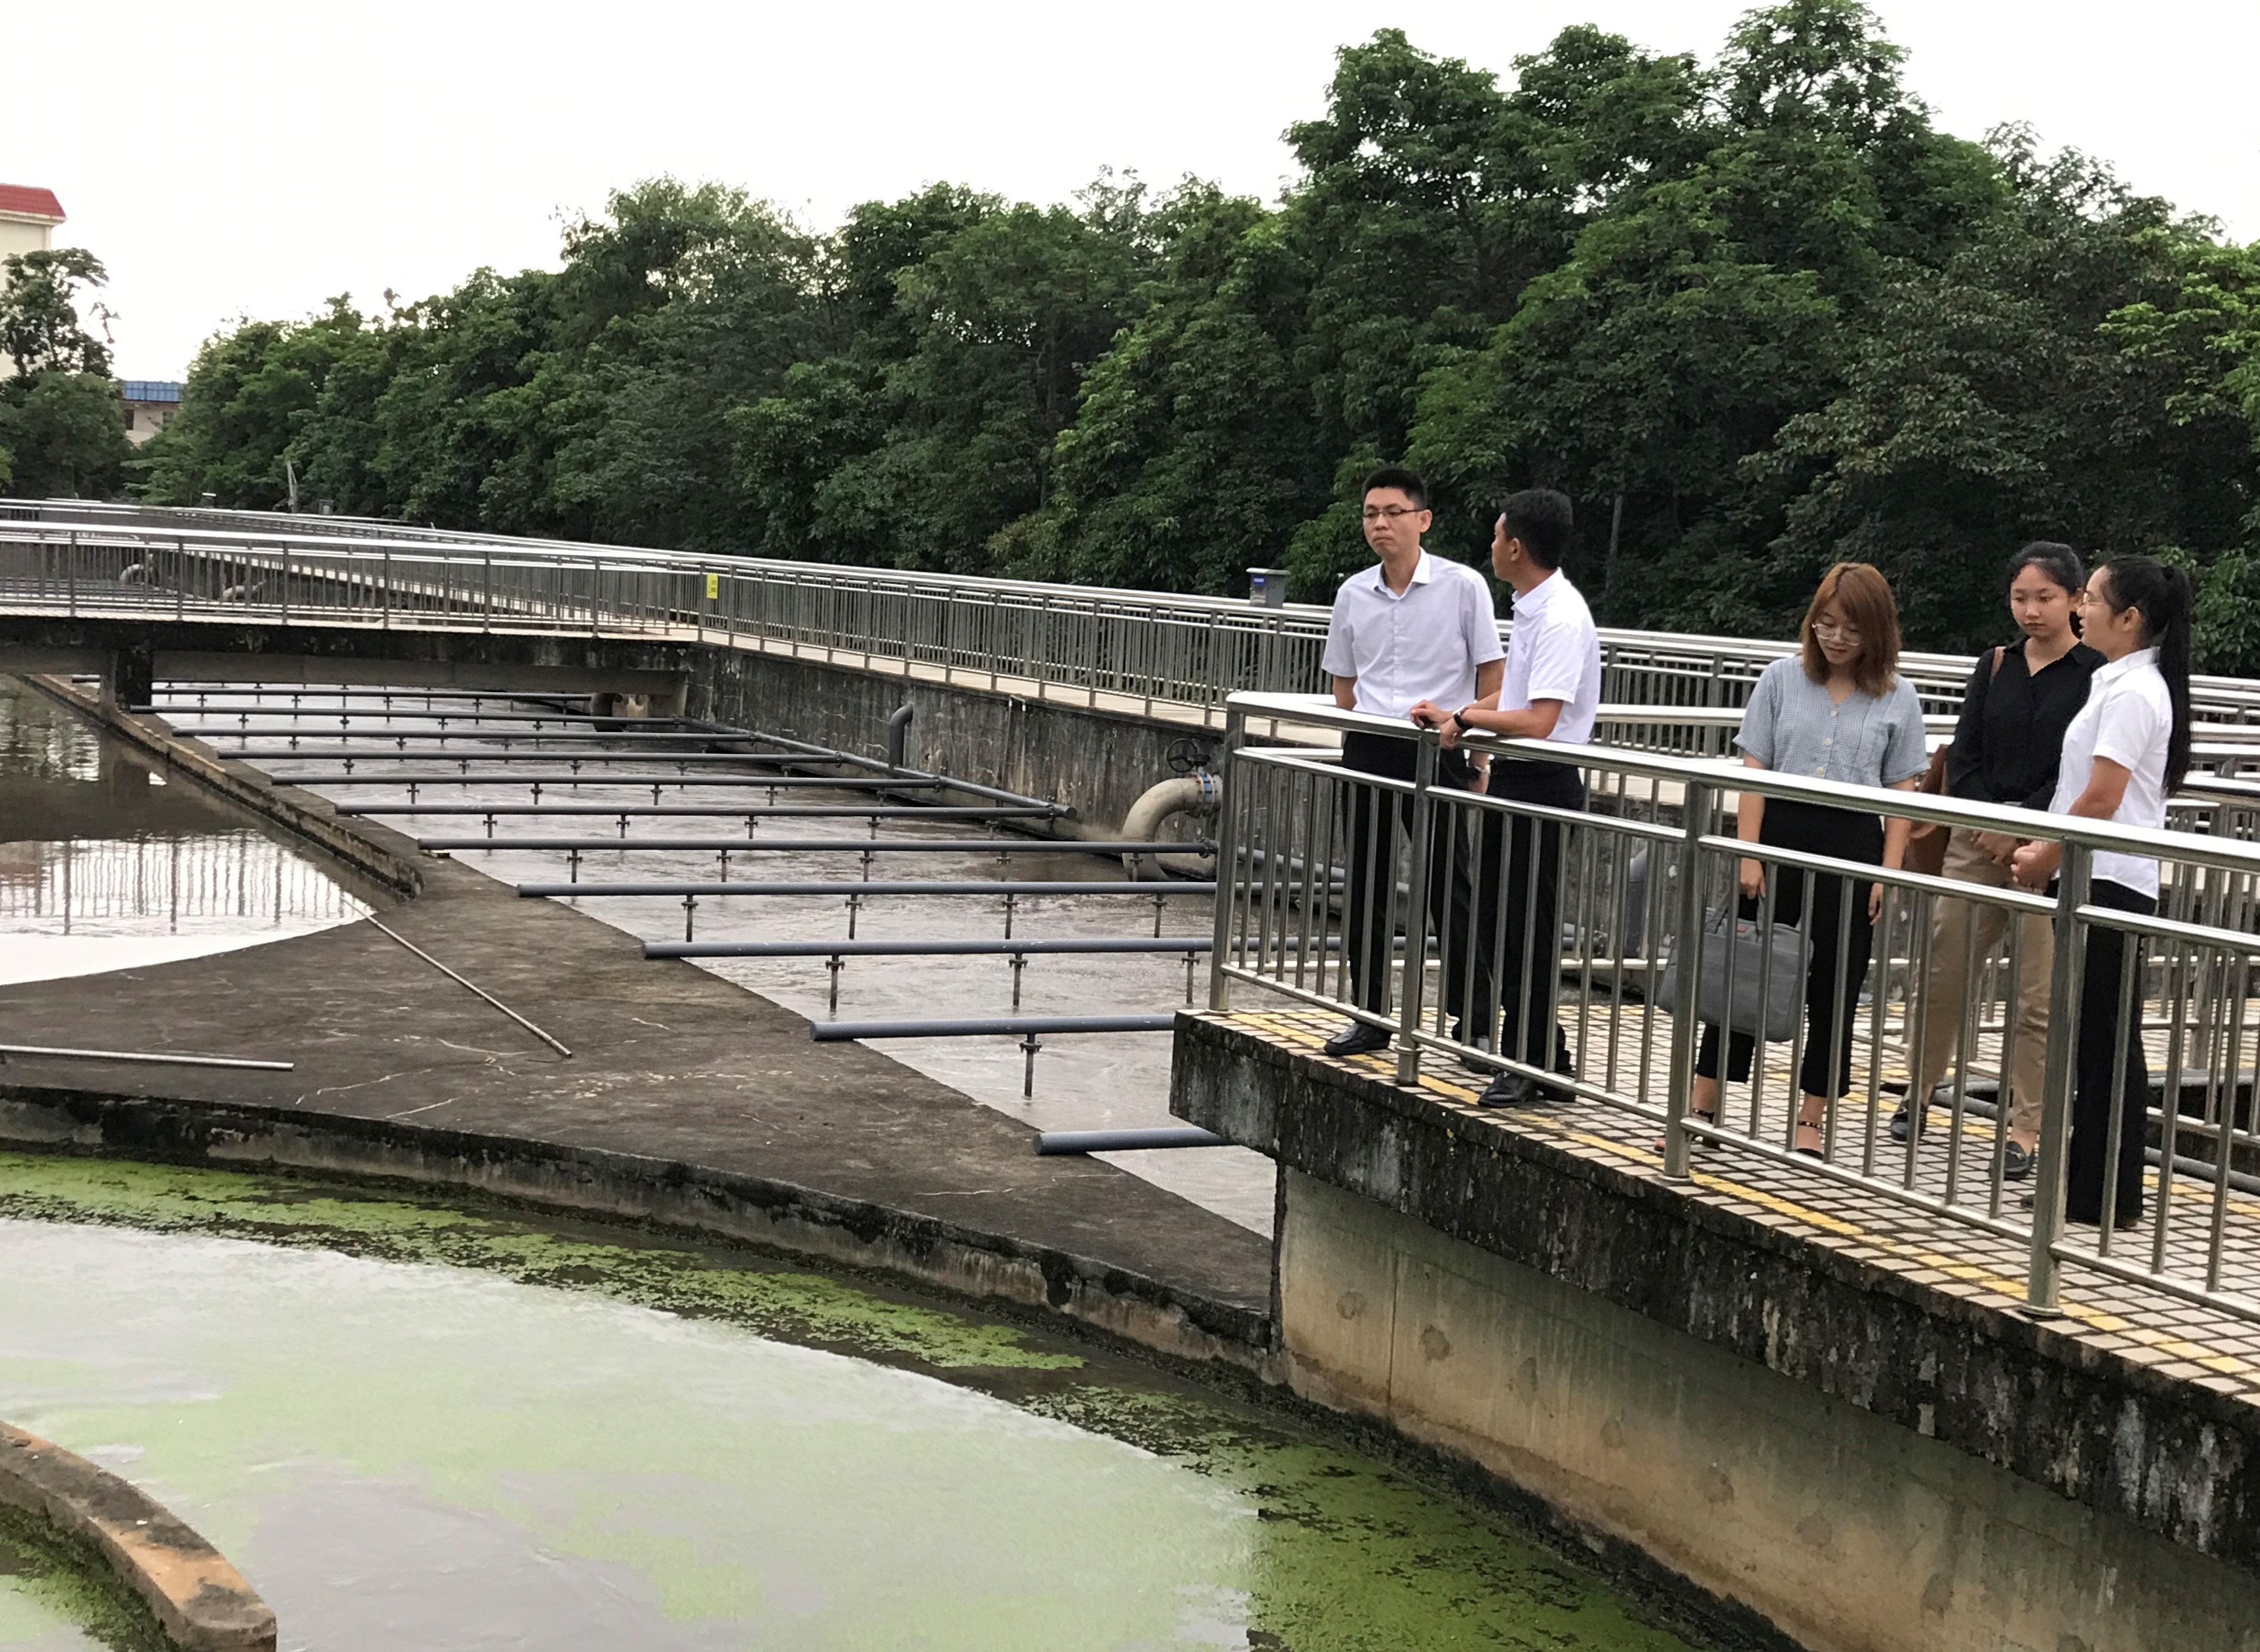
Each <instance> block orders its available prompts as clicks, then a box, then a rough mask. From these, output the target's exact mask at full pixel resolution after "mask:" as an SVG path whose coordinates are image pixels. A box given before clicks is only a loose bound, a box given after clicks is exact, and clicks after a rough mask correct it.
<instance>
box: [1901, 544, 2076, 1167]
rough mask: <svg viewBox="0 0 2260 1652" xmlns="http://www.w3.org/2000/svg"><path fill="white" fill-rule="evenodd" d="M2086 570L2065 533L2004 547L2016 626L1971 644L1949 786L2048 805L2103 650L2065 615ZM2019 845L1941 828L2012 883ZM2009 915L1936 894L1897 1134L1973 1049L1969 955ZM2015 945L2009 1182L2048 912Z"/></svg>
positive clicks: (2035, 1053) (1984, 874)
mask: <svg viewBox="0 0 2260 1652" xmlns="http://www.w3.org/2000/svg"><path fill="white" fill-rule="evenodd" d="M2086 583H2087V575H2086V570H2085V569H2082V568H2081V567H2080V565H2079V557H2078V554H2077V553H2076V552H2074V551H2073V550H2072V548H2071V547H2070V546H2069V545H2057V544H2053V543H2050V542H2048V541H2046V540H2036V541H2035V542H2034V543H2033V544H2030V545H2028V546H2026V547H2024V549H2022V550H2020V551H2019V552H2018V553H2017V554H2015V555H2014V556H2013V557H2011V558H2010V559H2009V611H2010V612H2011V613H2013V614H2014V615H2015V616H2016V620H2017V627H2018V629H2019V630H2020V632H2022V633H2024V634H2023V635H2022V636H2020V637H2019V638H2018V640H2016V641H2014V642H2013V643H2008V644H2006V645H2004V646H2003V647H1998V648H1989V649H1987V650H1986V651H1985V653H1984V654H1980V655H1978V656H1977V668H1976V669H1974V670H1972V671H1971V672H1970V683H1969V686H1968V687H1967V688H1966V689H1964V690H1963V695H1962V715H1961V718H1960V719H1959V720H1958V721H1957V722H1956V724H1955V727H1954V743H1953V745H1952V746H1950V747H1949V748H1948V750H1947V757H1946V790H1947V791H1948V792H1949V794H1950V795H1952V796H1954V797H1966V798H1968V799H1970V801H1971V802H1973V803H1995V804H2006V805H2012V806H2014V807H2017V808H2025V809H2046V808H2047V807H2048V806H2049V798H2050V797H2052V796H2053V795H2054V794H2055V791H2056V765H2057V762H2058V760H2059V759H2060V758H2061V757H2062V756H2063V731H2064V730H2065V728H2067V727H2068V726H2070V723H2071V719H2073V718H2074V717H2076V716H2078V714H2079V708H2080V707H2081V706H2082V705H2085V704H2086V703H2087V690H2088V682H2089V679H2090V678H2092V676H2094V675H2095V671H2096V668H2097V667H2099V666H2100V665H2101V664H2102V663H2103V656H2102V655H2101V654H2098V653H2096V651H2095V650H2094V649H2092V648H2090V647H2086V646H2085V645H2084V644H2083V643H2081V641H2080V640H2079V634H2078V632H2076V631H2075V630H2073V628H2072V612H2073V608H2074V604H2075V603H2076V601H2077V600H2078V596H2079V592H2080V590H2081V589H2082V588H2083V587H2084V586H2085V584H2086ZM1944 829H1945V828H1943V827H1930V828H1927V830H1929V831H1933V832H1936V831H1943V830H1944ZM2016 847H2017V840H2016V839H2014V838H2013V837H2011V836H2009V835H2007V834H2006V833H1999V832H1966V831H1957V832H1956V833H1954V834H1953V835H1952V837H1951V838H1950V839H1949V840H1948V842H1947V846H1946V864H1945V867H1944V873H1945V876H1948V877H1950V878H1953V879H1954V880H1955V881H1956V882H1957V883H1982V884H1984V885H1985V886H1986V887H1987V888H1989V889H2007V888H2009V887H2010V886H2011V885H2010V877H2009V856H2010V855H2011V854H2012V853H2013V851H2014V850H2015V848H2016ZM2008 920H2009V913H2008V912H2007V909H2006V908H2004V907H2000V906H1994V905H1987V904H1985V903H1982V902H1977V901H1959V900H1942V901H1940V902H1939V903H1938V904H1937V907H1936V910H1935V912H1934V913H1933V914H1932V919H1931V931H1930V962H1929V968H1928V969H1927V971H1926V972H1925V974H1924V976H1923V992H1922V999H1921V1003H1920V1005H1919V1006H1918V1008H1917V1009H1916V1011H1915V1014H1914V1018H1913V1022H1912V1023H1911V1025H1910V1033H1909V1038H1910V1042H1911V1044H1912V1045H1913V1049H1914V1061H1913V1074H1912V1077H1913V1083H1911V1084H1910V1085H1909V1086H1908V1089H1907V1103H1906V1105H1902V1106H1901V1107H1900V1109H1899V1116H1898V1117H1897V1118H1895V1119H1892V1139H1893V1140H1895V1141H1906V1134H1907V1129H1908V1125H1909V1119H1910V1112H1909V1108H1910V1107H1912V1106H1913V1105H1915V1104H1916V1103H1917V1102H1918V1101H1920V1100H1923V1099H1925V1098H1927V1097H1928V1096H1929V1095H1930V1092H1931V1091H1932V1090H1933V1089H1934V1088H1935V1087H1936V1086H1937V1085H1938V1084H1939V1083H1941V1082H1942V1080H1944V1079H1945V1077H1946V1076H1947V1075H1949V1073H1951V1072H1952V1071H1953V1070H1954V1067H1955V1063H1956V1058H1957V1057H1958V1056H1966V1055H1967V1054H1968V1052H1967V1051H1964V1050H1963V1049H1962V1048H1961V1042H1962V1032H1963V1017H1964V1015H1965V1013H1974V1012H1973V1010H1972V1005H1971V994H1970V984H1971V983H1970V981H1969V979H1968V976H1969V969H1968V965H1969V963H1970V960H1971V959H1973V958H1974V959H1975V960H1976V961H1977V962H1978V963H1979V964H1980V965H1982V964H1983V963H1984V962H1985V959H1986V958H1987V957H1988V956H1989V955H1991V954H1992V950H1993V948H1995V947H1996V946H1998V945H1999V944H2000V940H2001V937H2002V934H2003V933H2004V932H2005V931H2006V929H2007V927H2008ZM1973 927H1974V928H1975V929H1976V931H1977V941H1976V947H1975V949H1974V951H1973V950H1972V948H1971V946H1970V930H1971V929H1972V928H1973ZM2016 954H2017V955H2016V963H2017V976H2016V979H2015V980H2014V981H2013V982H2012V983H2006V990H2007V992H2008V993H2009V994H2010V995H2011V996H2013V998H2014V999H2015V1001H2016V1006H2017V1014H2016V1024H2015V1026H2014V1027H2013V1028H2012V1029H2011V1030H2010V1032H2009V1033H2008V1050H2007V1067H2008V1073H2007V1077H2008V1081H2009V1094H2010V1096H2011V1098H2013V1105H2012V1106H2011V1110H2010V1113H2009V1140H2008V1141H2007V1142H2006V1144H2005V1145H2004V1146H2003V1148H2002V1150H2001V1173H2002V1175H2003V1176H2006V1177H2007V1178H2008V1179H2009V1180H2011V1181H2018V1180H2021V1179H2022V1178H2023V1177H2024V1176H2028V1175H2029V1174H2030V1173H2031V1170H2032V1163H2033V1151H2034V1149H2035V1147H2036V1146H2037V1145H2038V1143H2039V1141H2040V1127H2041V1083H2042V1078H2041V1075H2042V1071H2043V1069H2045V1067H2046V1065H2047V1062H2048V1010H2049V986H2050V983H2051V982H2052V980H2053V976H2054V960H2055V954H2054V950H2053V948H2051V946H2050V944H2049V920H2048V919H2047V918H2045V917H2043V916H2041V915H2038V914H2034V915H2030V916H2027V917H2022V918H2020V919H2018V920H2017V948H2016Z"/></svg>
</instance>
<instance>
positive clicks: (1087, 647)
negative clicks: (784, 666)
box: [0, 500, 2260, 726]
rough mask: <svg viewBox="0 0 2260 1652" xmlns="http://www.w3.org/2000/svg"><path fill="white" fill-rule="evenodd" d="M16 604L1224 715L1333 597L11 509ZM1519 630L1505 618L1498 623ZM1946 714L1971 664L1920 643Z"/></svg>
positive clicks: (2239, 683) (1634, 658)
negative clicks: (863, 675) (708, 651)
mask: <svg viewBox="0 0 2260 1652" xmlns="http://www.w3.org/2000/svg"><path fill="white" fill-rule="evenodd" d="M0 607H17V608H31V609H37V610H41V611H62V612H66V613H71V614H88V615H95V614H102V615H110V614H118V613H151V612H155V613H164V612H167V611H170V612H171V613H172V614H173V615H175V617H177V618H182V619H187V618H190V617H195V618H198V619H211V618H215V617H225V618H229V619H238V618H244V617H257V618H261V619H273V620H275V621H277V622H278V623H296V624H308V625H354V626H387V627H389V626H399V627H403V628H417V629H434V628H444V629H466V628H468V629H475V630H489V631H491V630H541V631H562V632H569V633H576V634H585V635H637V636H662V637H669V638H681V639H685V640H706V641H713V642H726V643H733V644H737V645H740V646H766V647H790V648H793V649H795V650H797V651H800V652H802V653H805V654H807V653H812V654H816V655H819V656H820V657H823V658H825V659H827V660H832V661H835V662H850V663H854V664H857V665H861V666H865V667H868V668H870V669H889V670H900V671H902V672H904V673H905V674H910V673H914V672H919V671H926V672H931V673H933V674H936V675H939V676H941V677H942V678H944V679H945V680H948V681H952V682H955V681H959V680H965V681H970V682H975V683H983V684H985V685H988V686H991V687H999V688H1002V687H1011V688H1013V689H1015V690H1023V691H1028V692H1033V694H1035V695H1036V696H1037V697H1040V698H1053V697H1066V698H1068V699H1070V700H1076V699H1080V700H1082V701H1084V703H1086V704H1098V703H1100V702H1103V701H1112V702H1115V703H1117V704H1124V703H1134V704H1136V705H1137V706H1139V707H1141V708H1142V709H1143V710H1144V711H1145V712H1148V713H1149V714H1150V713H1151V712H1154V711H1155V708H1156V707H1162V708H1170V709H1174V710H1177V711H1179V712H1184V711H1186V710H1188V709H1189V710H1191V711H1192V712H1198V714H1199V720H1200V721H1201V722H1202V723H1203V724H1204V726H1213V725H1217V724H1220V723H1221V721H1222V718H1223V707H1224V702H1225V700H1226V698H1227V697H1228V696H1229V695H1231V694H1233V693H1234V692H1236V691H1241V690H1270V691H1284V692H1295V691H1300V690H1309V689H1313V688H1316V687H1319V686H1320V683H1321V676H1320V656H1321V654H1323V652H1324V648H1325V643H1326V629H1327V614H1328V610H1327V608H1326V607H1325V606H1323V605H1318V604H1290V605H1288V606H1285V607H1282V608H1259V607H1255V606H1254V605H1252V604H1248V603H1245V602H1235V601H1232V600H1228V599H1225V598H1220V597H1186V596H1177V595H1172V594H1169V593H1166V592H1160V591H1141V590H1119V589H1113V588H1109V587H1103V586H1088V585H1054V584H1040V583H1029V582H1025V581H1017V580H1003V579H977V578H969V577H962V576H948V575H940V574H924V573H910V572H903V571H900V570H896V569H872V568H857V567H849V566H843V565H839V564H832V563H812V562H788V561H769V560H763V559H757V558H741V557H728V556H712V555H699V554H690V553H683V552H667V551H651V550H639V549H633V548H629V547H619V546H604V545H580V544H572V543H567V542H564V541H559V540H523V539H509V538H504V537H502V536H499V535H493V534H478V533H454V532H447V531H442V530H438V529H418V528H409V527H403V526H395V525H390V524H384V523H374V522H366V521H358V520H351V519H347V518H332V517H303V516H297V517H294V516H262V515H261V514H259V513H257V512H252V511H184V510H155V509H149V508H144V507H136V506H125V505H100V504H85V503H82V502H80V501H71V500H65V501H25V500H17V501H0ZM1500 629H1501V634H1502V635H1504V634H1505V632H1506V630H1507V629H1508V626H1507V624H1506V623H1505V622H1504V621H1502V624H1501V627H1500ZM1791 649H1792V644H1790V643H1788V642H1785V641H1772V640H1752V639H1747V638H1734V637H1713V636H1697V635H1681V634H1677V633H1666V632H1642V631H1627V630H1618V629H1611V630H1607V631H1605V632H1603V633H1602V654H1603V663H1604V670H1603V683H1602V697H1603V698H1604V699H1606V700H1607V701H1610V702H1612V703H1623V704H1644V705H1656V706H1673V707H1678V708H1682V709H1684V710H1686V711H1689V712H1698V711H1703V710H1706V709H1707V710H1711V711H1728V712H1731V711H1732V710H1734V709H1735V708H1738V707H1740V706H1741V704H1744V703H1745V702H1746V701H1747V700H1748V698H1749V690H1750V685H1751V684H1752V683H1755V682H1756V680H1757V677H1758V675H1759V673H1760V672H1762V671H1763V669H1765V667H1766V666H1767V665H1768V664H1769V663H1770V662H1772V661H1774V660H1776V659H1778V658H1780V657H1782V656H1783V655H1784V654H1787V653H1789V652H1790V651H1791ZM1901 663H1902V669H1903V670H1904V672H1905V673H1906V676H1907V677H1908V679H1909V680H1910V681H1911V682H1913V683H1914V684H1915V687H1916V689H1917V690H1918V692H1919V693H1920V695H1921V697H1922V699H1923V704H1924V706H1925V709H1926V710H1927V711H1930V712H1951V711H1952V710H1953V709H1954V708H1955V706H1956V704H1958V703H1959V701H1960V699H1961V694H1962V688H1963V683H1964V682H1965V681H1966V680H1967V678H1968V676H1969V674H1970V668H1971V661H1970V659H1969V658H1968V657H1966V656H1961V655H1954V654H1907V655H1906V656H1905V657H1904V659H1903V661H1902V662H1901ZM2195 693H2196V698H2197V702H2198V704H2199V713H2200V715H2201V716H2202V717H2203V718H2204V719H2206V720H2207V721H2208V722H2214V723H2252V724H2255V725H2260V683H2250V682H2247V681H2244V680H2242V679H2237V678H2227V677H2205V678H2199V680H2198V682H2197V683H2196V685H2195Z"/></svg>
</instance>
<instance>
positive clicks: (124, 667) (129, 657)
mask: <svg viewBox="0 0 2260 1652" xmlns="http://www.w3.org/2000/svg"><path fill="white" fill-rule="evenodd" d="M156 691H157V656H156V654H155V651H154V650H153V649H151V648H149V647H131V648H120V649H119V650H118V652H117V653H115V654H111V656H110V669H108V670H107V671H105V672H104V673H103V676H102V697H103V700H104V704H111V705H121V706H125V707H127V708H128V709H132V710H138V709H139V708H140V707H142V706H145V705H147V704H149V702H150V701H152V700H153V699H154V698H155V697H156Z"/></svg>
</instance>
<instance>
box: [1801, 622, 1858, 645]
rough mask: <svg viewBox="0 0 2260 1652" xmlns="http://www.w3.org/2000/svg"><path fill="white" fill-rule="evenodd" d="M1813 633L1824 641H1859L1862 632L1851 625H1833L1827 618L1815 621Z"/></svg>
mask: <svg viewBox="0 0 2260 1652" xmlns="http://www.w3.org/2000/svg"><path fill="white" fill-rule="evenodd" d="M1813 635H1814V636H1816V637H1818V638H1820V640H1821V641H1823V642H1857V641H1859V640H1860V633H1858V632H1856V631H1855V630H1854V629H1853V628H1852V627H1851V626H1832V625H1830V624H1829V623H1828V622H1827V620H1826V619H1816V620H1814V621H1813Z"/></svg>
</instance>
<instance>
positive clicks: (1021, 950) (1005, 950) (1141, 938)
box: [643, 935, 1211, 958]
mask: <svg viewBox="0 0 2260 1652" xmlns="http://www.w3.org/2000/svg"><path fill="white" fill-rule="evenodd" d="M1210 944H1211V943H1210V940H1209V938H1208V937H1207V936H1206V935H1184V936H1169V937H1166V938H1164V939H1162V940H1155V938H1154V937H1152V936H1150V935H1124V936H1121V937H1119V938H1117V937H1112V936H1094V935H1074V936H1069V937H1067V938H1065V939H1062V940H702V941H698V942H697V943H695V944H692V945H688V946H686V945H685V944H684V943H683V942H682V941H679V940H647V941H645V942H644V943H643V955H644V956H645V957H647V958H926V957H936V958H955V957H975V958H1003V957H1010V956H1012V955H1019V954H1026V955H1044V954H1048V953H1131V952H1165V953H1169V954H1170V955H1172V956H1174V955H1176V954H1178V953H1187V954H1191V953H1196V952H1206V951H1207V950H1208V949H1209V946H1210Z"/></svg>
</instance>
